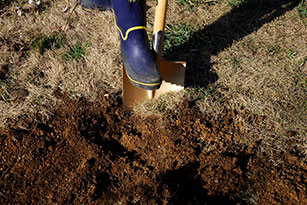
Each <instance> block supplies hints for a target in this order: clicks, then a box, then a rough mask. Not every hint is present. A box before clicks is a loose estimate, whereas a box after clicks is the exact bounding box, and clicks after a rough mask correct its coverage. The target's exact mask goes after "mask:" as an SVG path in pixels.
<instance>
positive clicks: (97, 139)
mask: <svg viewBox="0 0 307 205" xmlns="http://www.w3.org/2000/svg"><path fill="white" fill-rule="evenodd" d="M103 96H104V97H102V99H99V100H98V101H97V102H95V103H91V102H88V101H86V99H83V98H78V99H75V100H72V99H70V98H68V97H67V96H65V95H61V94H58V98H61V99H62V102H63V103H62V105H61V106H59V107H58V108H57V111H56V113H55V114H54V119H52V120H51V121H50V122H49V123H47V124H43V123H37V122H35V121H34V120H33V122H31V121H30V120H29V119H28V120H25V121H24V123H23V126H21V124H22V123H19V125H18V126H17V125H15V126H11V127H10V128H9V129H7V130H4V131H2V133H1V136H0V150H1V151H0V203H1V204H7V203H18V204H26V203H39V204H48V203H61V204H63V203H76V204H88V203H97V204H129V203H130V204H134V203H136V204H168V203H170V204H206V203H207V204H218V203H224V204H246V203H259V204H278V203H283V204H284V203H289V204H306V203H307V200H306V184H307V174H306V172H307V165H306V163H304V162H300V160H299V158H298V156H295V154H289V153H277V155H276V156H278V157H279V158H280V163H279V164H276V163H274V160H271V159H270V158H269V157H267V156H266V155H265V154H264V153H261V150H259V147H260V145H261V140H258V141H255V142H251V143H250V144H249V145H246V143H245V144H242V143H240V141H241V139H242V138H244V137H246V136H247V133H246V131H244V129H243V127H242V126H243V125H242V123H240V122H238V121H237V120H236V119H237V117H236V116H237V115H238V113H237V112H236V111H235V110H232V111H229V112H226V113H224V114H223V115H222V116H219V118H217V119H215V118H214V117H212V116H206V115H203V114H201V113H200V112H199V111H198V110H197V108H196V107H195V106H193V105H192V104H191V103H190V102H183V103H182V104H181V105H180V106H179V107H178V108H177V109H176V111H169V112H168V113H166V114H165V115H164V116H163V117H160V118H158V117H149V118H147V119H141V118H139V117H137V116H134V115H132V114H129V113H126V112H125V110H124V108H123V105H122V99H121V93H109V94H106V93H104V94H103ZM248 120H249V121H250V123H253V124H254V125H255V126H257V121H258V120H261V117H259V116H256V115H250V116H249V117H248ZM259 139H260V138H259Z"/></svg>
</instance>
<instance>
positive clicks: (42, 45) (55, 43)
mask: <svg viewBox="0 0 307 205" xmlns="http://www.w3.org/2000/svg"><path fill="white" fill-rule="evenodd" d="M31 45H32V48H34V49H37V50H38V51H39V52H40V53H41V54H43V53H44V52H45V51H46V50H53V49H58V48H60V47H61V46H63V45H64V43H63V38H62V35H61V34H59V33H57V34H50V35H43V36H40V37H38V38H35V39H34V41H33V42H32V44H31Z"/></svg>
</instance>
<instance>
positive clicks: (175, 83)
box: [123, 0, 186, 111]
mask: <svg viewBox="0 0 307 205" xmlns="http://www.w3.org/2000/svg"><path fill="white" fill-rule="evenodd" d="M167 2H168V0H158V4H157V6H156V11H155V21H154V34H153V46H152V48H153V51H154V53H155V56H156V61H157V65H158V67H159V70H160V73H161V76H162V84H161V87H160V88H159V89H158V90H143V89H140V88H137V87H135V86H134V85H132V84H131V83H130V81H129V79H128V77H127V74H126V71H125V68H124V67H123V103H124V106H125V108H126V109H127V110H128V111H131V110H132V109H133V106H134V105H136V104H138V103H141V102H143V101H145V100H151V99H153V98H157V97H159V96H160V95H163V94H165V93H168V92H172V91H180V90H183V89H184V77H185V69H186V62H170V61H167V60H164V59H162V58H161V52H162V47H163V39H164V28H165V17H166V11H167Z"/></svg>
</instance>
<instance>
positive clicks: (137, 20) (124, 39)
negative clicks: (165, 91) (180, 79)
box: [112, 0, 162, 90]
mask: <svg viewBox="0 0 307 205" xmlns="http://www.w3.org/2000/svg"><path fill="white" fill-rule="evenodd" d="M112 6H113V10H114V13H115V16H116V22H117V28H118V30H119V33H120V37H121V56H122V60H123V63H124V66H125V69H126V73H127V76H128V78H129V80H130V82H131V83H132V84H133V85H135V86H136V87H139V88H141V89H145V90H156V89H158V88H159V87H160V85H161V82H162V79H161V74H160V71H159V69H158V66H157V64H156V60H155V58H154V56H153V54H152V52H151V50H150V46H149V43H148V37H147V33H146V8H145V7H146V1H145V0H143V1H142V0H137V1H136V0H130V1H129V0H112Z"/></svg>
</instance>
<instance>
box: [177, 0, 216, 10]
mask: <svg viewBox="0 0 307 205" xmlns="http://www.w3.org/2000/svg"><path fill="white" fill-rule="evenodd" d="M177 2H178V3H180V4H181V5H187V6H188V7H189V9H190V11H193V10H194V8H195V7H197V6H199V5H200V4H203V5H204V4H205V5H213V4H215V3H217V2H218V0H177Z"/></svg>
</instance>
